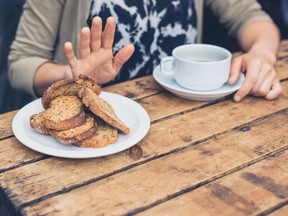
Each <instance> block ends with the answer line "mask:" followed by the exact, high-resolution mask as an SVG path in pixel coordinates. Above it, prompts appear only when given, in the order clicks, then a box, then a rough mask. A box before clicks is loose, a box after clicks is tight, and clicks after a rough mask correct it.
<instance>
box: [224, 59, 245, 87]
mask: <svg viewBox="0 0 288 216" xmlns="http://www.w3.org/2000/svg"><path fill="white" fill-rule="evenodd" d="M242 60H243V58H242V56H238V57H236V58H235V59H233V60H232V63H231V68H230V77H229V80H228V83H229V84H234V83H236V81H237V80H238V78H239V75H240V72H241V69H242Z"/></svg>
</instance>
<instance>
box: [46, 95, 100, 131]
mask: <svg viewBox="0 0 288 216" xmlns="http://www.w3.org/2000/svg"><path fill="white" fill-rule="evenodd" d="M94 94H95V93H94ZM43 117H44V124H45V127H46V128H48V129H52V130H58V131H60V130H68V129H70V128H75V127H78V126H80V125H82V124H83V123H84V122H85V113H84V111H83V103H82V101H81V99H80V98H78V97H77V96H59V97H57V98H55V99H53V100H52V101H51V103H50V107H49V108H48V109H46V111H45V112H44V114H43Z"/></svg>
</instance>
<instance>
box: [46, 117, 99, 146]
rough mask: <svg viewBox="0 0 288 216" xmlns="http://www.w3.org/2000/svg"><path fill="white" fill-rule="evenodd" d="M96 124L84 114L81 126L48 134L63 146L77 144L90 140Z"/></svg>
mask: <svg viewBox="0 0 288 216" xmlns="http://www.w3.org/2000/svg"><path fill="white" fill-rule="evenodd" d="M96 125H97V124H96V122H95V120H94V118H93V117H92V116H90V115H87V114H86V120H85V122H84V124H83V125H80V126H78V127H75V128H71V129H68V130H64V131H55V130H50V131H49V132H50V134H51V135H52V136H53V137H54V138H55V139H56V140H58V141H59V142H61V143H63V144H77V143H79V142H80V141H83V140H85V139H89V138H91V137H92V136H93V135H94V134H95V132H96Z"/></svg>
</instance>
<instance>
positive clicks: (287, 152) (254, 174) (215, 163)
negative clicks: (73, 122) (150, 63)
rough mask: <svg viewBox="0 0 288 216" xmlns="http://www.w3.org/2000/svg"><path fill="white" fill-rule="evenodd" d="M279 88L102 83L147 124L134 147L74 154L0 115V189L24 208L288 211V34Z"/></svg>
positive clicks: (10, 203) (38, 211)
mask: <svg viewBox="0 0 288 216" xmlns="http://www.w3.org/2000/svg"><path fill="white" fill-rule="evenodd" d="M277 72H278V76H279V77H280V79H281V83H282V87H283V90H284V94H283V95H282V96H281V97H280V98H279V99H277V100H274V101H267V100H265V99H263V98H256V97H252V96H249V97H247V98H245V99H244V100H243V101H242V102H240V103H235V102H233V100H232V97H231V96H228V97H226V98H224V99H221V100H217V101H212V102H196V101H190V100H185V99H181V98H178V97H176V96H174V95H172V94H171V93H169V92H167V91H165V90H164V89H163V88H161V87H160V86H159V85H158V84H157V83H156V82H155V81H154V79H153V77H152V76H148V77H144V78H140V79H137V80H133V81H128V82H125V83H121V84H118V85H114V86H111V87H108V88H106V89H105V91H110V92H114V93H117V94H120V95H124V96H126V97H129V98H131V99H133V100H135V101H137V102H138V103H139V104H141V105H142V106H143V107H144V108H145V109H146V110H147V112H148V113H149V116H150V118H151V127H150V130H149V133H148V134H147V136H146V137H145V138H144V139H143V140H142V141H141V143H138V144H137V145H135V146H134V147H132V148H130V149H128V150H126V151H123V152H121V153H118V154H115V155H110V156H106V157H102V158H93V159H83V160H72V159H62V158H56V157H51V156H47V155H43V154H40V153H37V152H35V151H32V150H30V149H29V148H26V147H25V146H24V145H22V144H21V143H20V142H19V141H18V140H17V139H16V138H15V137H14V136H13V133H12V130H11V122H12V119H13V117H14V115H15V114H16V112H17V111H15V112H9V113H6V114H3V115H1V116H0V161H1V162H0V187H1V198H2V200H3V202H5V205H6V206H7V208H8V209H9V211H11V212H12V214H15V213H18V214H20V215H21V214H23V215H53V216H54V215H65V216H66V215H69V216H70V215H85V216H86V215H134V214H138V215H257V214H259V215H273V216H276V215H277V216H280V215H283V216H284V215H288V123H287V122H288V42H287V41H286V42H285V41H283V42H282V43H281V48H280V50H279V54H278V62H277Z"/></svg>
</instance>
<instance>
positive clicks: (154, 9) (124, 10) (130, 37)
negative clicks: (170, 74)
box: [87, 0, 197, 84]
mask: <svg viewBox="0 0 288 216" xmlns="http://www.w3.org/2000/svg"><path fill="white" fill-rule="evenodd" d="M94 16H100V17H101V18H102V19H103V21H105V20H106V19H107V18H108V17H109V16H113V17H115V19H116V22H117V29H116V34H115V41H114V46H113V51H114V52H117V51H118V50H119V49H120V48H121V47H123V46H124V45H125V44H129V43H131V44H133V45H134V46H135V52H134V54H133V56H132V57H131V58H130V59H129V60H128V62H126V63H125V64H124V66H123V67H122V69H121V71H120V73H119V74H118V75H117V77H116V78H115V80H113V81H112V82H111V83H116V82H121V81H125V80H128V79H133V78H136V77H140V76H144V75H147V74H152V71H153V69H154V68H155V67H156V66H157V65H158V64H159V62H160V59H161V58H162V57H164V56H167V55H171V53H172V50H173V48H175V47H176V46H179V45H182V44H187V43H193V42H194V41H195V37H196V23H197V18H196V12H195V7H194V0H137V1H136V0H92V4H91V11H90V16H89V18H88V20H87V23H88V25H89V26H91V21H92V18H93V17H94ZM103 25H104V24H103ZM111 83H109V84H111Z"/></svg>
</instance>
